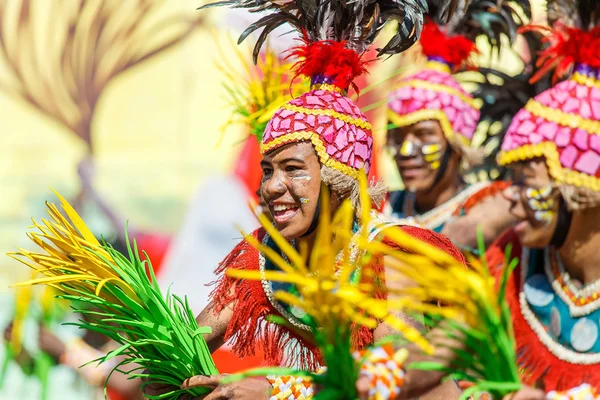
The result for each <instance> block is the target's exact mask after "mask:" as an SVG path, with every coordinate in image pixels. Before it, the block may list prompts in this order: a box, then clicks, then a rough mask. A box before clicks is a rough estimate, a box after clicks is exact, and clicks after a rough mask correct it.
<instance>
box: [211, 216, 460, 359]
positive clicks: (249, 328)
mask: <svg viewBox="0 0 600 400" xmlns="http://www.w3.org/2000/svg"><path fill="white" fill-rule="evenodd" d="M402 229H403V230H404V231H405V232H406V233H408V234H410V235H411V236H413V237H416V238H418V239H420V240H423V241H425V242H427V243H430V244H433V245H435V246H436V247H438V248H439V249H441V250H443V251H445V252H446V253H448V254H450V255H451V256H452V257H454V258H456V259H458V260H460V261H461V262H463V263H465V264H466V261H465V259H464V256H463V255H462V253H461V252H460V251H459V250H458V249H457V248H456V247H455V246H454V245H453V244H452V243H451V242H450V240H449V239H447V238H446V237H445V236H443V235H440V234H437V233H435V232H432V231H428V230H425V229H421V228H417V227H413V226H404V227H402ZM384 234H385V232H384ZM253 235H254V236H255V237H256V238H257V239H258V240H259V241H262V239H263V238H264V235H265V231H264V229H263V228H260V229H258V230H256V231H255V232H254V233H253ZM388 244H391V243H388ZM399 250H405V249H399ZM259 267H260V266H259V254H258V250H256V249H255V248H254V247H252V245H250V244H249V243H248V242H247V241H245V240H243V241H242V242H240V243H239V244H238V245H237V246H236V247H235V248H234V249H233V250H232V251H231V253H229V255H228V256H227V257H226V258H225V259H224V260H223V262H222V263H221V264H220V265H219V267H218V268H217V270H216V273H217V274H218V275H219V279H218V281H217V282H216V288H215V290H214V291H213V293H212V294H211V300H212V302H213V303H215V304H216V308H215V312H217V313H218V312H220V311H222V310H223V309H224V308H225V307H228V306H230V305H232V304H233V314H232V319H231V320H230V322H229V325H228V326H227V331H226V333H225V341H227V342H230V343H231V345H232V351H233V353H234V354H236V355H237V356H238V357H245V356H252V355H254V354H255V353H256V352H262V353H263V354H264V356H265V363H266V364H267V365H270V366H278V365H282V364H283V363H286V364H293V365H300V366H301V367H302V368H305V369H309V370H316V369H317V368H318V366H319V365H320V359H321V357H320V355H319V353H318V350H317V349H316V348H315V347H314V346H313V345H312V344H311V343H309V342H308V341H307V340H305V339H304V338H303V337H302V336H300V335H298V334H296V333H295V332H293V331H291V330H290V329H288V328H287V327H284V326H282V325H278V324H275V323H272V322H269V321H267V317H268V316H270V315H278V316H281V315H280V314H279V312H278V311H277V310H275V308H274V307H273V306H272V305H271V303H270V301H269V299H268V298H267V294H266V293H265V289H264V288H263V285H262V283H261V282H260V281H251V280H238V279H234V278H230V277H228V276H227V275H226V271H227V269H229V268H232V269H247V270H259ZM371 268H372V272H373V274H363V279H364V278H366V277H367V276H371V277H373V278H372V279H375V280H376V282H377V286H378V290H377V293H376V297H377V298H380V299H381V298H385V297H386V290H385V281H384V271H383V265H382V263H381V262H380V261H379V262H377V261H375V263H374V265H373V266H372V267H371ZM372 343H373V331H372V330H370V329H368V328H365V327H361V328H359V329H357V330H355V332H354V335H353V338H352V344H353V347H354V348H355V349H357V350H361V349H364V348H365V347H367V346H368V345H370V344H372ZM289 346H292V347H289ZM285 349H288V350H290V351H289V352H288V353H289V354H284V353H285ZM287 356H289V357H287Z"/></svg>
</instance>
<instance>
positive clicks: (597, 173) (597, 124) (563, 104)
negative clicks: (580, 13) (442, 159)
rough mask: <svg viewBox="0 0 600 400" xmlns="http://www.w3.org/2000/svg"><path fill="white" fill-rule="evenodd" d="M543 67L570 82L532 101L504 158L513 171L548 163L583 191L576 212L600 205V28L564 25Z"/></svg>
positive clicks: (560, 180) (512, 131)
mask: <svg viewBox="0 0 600 400" xmlns="http://www.w3.org/2000/svg"><path fill="white" fill-rule="evenodd" d="M546 40H547V41H548V42H549V43H551V46H550V47H549V48H548V49H547V50H546V51H545V52H544V53H543V54H542V58H541V61H542V62H547V63H548V64H551V65H552V66H557V69H556V72H557V73H558V74H561V73H562V74H569V73H570V72H571V71H572V70H573V69H574V73H573V74H572V75H571V76H570V77H569V79H567V80H565V81H563V82H560V83H558V84H557V85H555V86H554V87H552V88H550V89H548V90H546V91H544V92H542V93H541V94H539V95H538V96H536V97H535V98H533V99H531V100H530V101H529V102H527V104H526V105H525V107H524V108H523V109H522V110H521V111H519V112H518V113H517V115H516V116H515V118H514V119H513V122H512V124H511V126H510V127H509V129H508V131H507V133H506V136H505V137H504V140H503V142H502V147H501V151H500V153H499V154H498V163H499V164H501V165H508V164H511V163H514V162H518V161H524V160H528V159H532V158H536V157H545V159H546V163H547V165H548V169H549V173H550V175H551V177H552V178H553V180H554V181H555V182H556V183H557V184H559V186H562V187H571V188H572V189H573V190H575V191H577V193H576V194H575V195H574V197H573V198H572V199H567V202H568V204H569V205H570V207H571V208H581V207H591V206H597V205H600V27H596V28H592V29H590V30H589V31H585V30H581V29H577V28H569V27H565V26H563V25H560V24H558V25H557V27H556V29H555V31H554V32H553V33H552V34H551V35H550V36H549V37H548V38H547V39H546Z"/></svg>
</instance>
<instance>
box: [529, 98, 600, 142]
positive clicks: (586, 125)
mask: <svg viewBox="0 0 600 400" xmlns="http://www.w3.org/2000/svg"><path fill="white" fill-rule="evenodd" d="M525 109H526V110H527V111H529V112H530V113H531V114H532V115H534V116H536V117H542V118H544V119H545V120H547V121H550V122H554V123H555V124H558V125H560V126H566V127H569V128H572V129H576V128H579V129H582V130H584V131H586V132H588V133H591V134H595V135H600V121H594V120H592V119H586V118H583V117H582V116H580V115H578V114H571V113H566V112H564V111H560V110H557V109H554V108H551V107H548V106H545V105H543V104H541V103H539V102H537V101H535V100H529V101H528V102H527V104H526V105H525Z"/></svg>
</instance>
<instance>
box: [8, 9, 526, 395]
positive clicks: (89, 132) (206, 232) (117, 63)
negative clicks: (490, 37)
mask: <svg viewBox="0 0 600 400" xmlns="http://www.w3.org/2000/svg"><path fill="white" fill-rule="evenodd" d="M200 5H202V2H201V1H198V0H169V1H166V0H53V1H48V0H0V129H1V134H0V188H1V189H0V193H1V195H0V253H2V254H4V253H6V252H9V251H14V250H15V249H16V248H17V247H24V248H27V247H29V246H30V245H29V241H28V239H27V237H26V231H27V228H28V226H29V225H30V223H31V217H34V218H35V219H36V220H40V219H41V218H44V217H45V201H56V197H55V195H54V194H53V192H52V189H54V190H56V191H58V192H59V193H61V194H62V195H63V196H64V197H65V198H67V199H68V200H69V201H70V202H71V203H72V204H73V205H74V206H75V207H76V208H77V210H78V211H79V212H80V213H81V214H82V216H83V217H84V220H85V221H86V222H87V223H88V225H89V226H90V227H91V229H92V230H93V232H94V233H95V234H96V235H98V236H99V235H102V236H104V237H105V238H106V239H107V240H109V241H111V242H113V243H119V241H121V242H122V240H123V231H124V228H125V223H126V221H129V232H130V233H131V235H132V236H133V237H135V238H136V239H137V240H138V245H139V246H140V247H141V248H143V249H145V250H146V251H147V252H148V254H149V256H150V258H151V259H152V261H153V264H154V266H155V268H158V269H159V280H160V281H161V283H162V284H164V285H165V287H166V286H167V285H171V284H172V285H173V286H172V291H173V292H175V293H178V294H179V295H188V296H189V297H190V303H191V305H192V308H193V309H194V311H196V312H198V311H200V310H201V309H202V308H203V307H204V306H205V305H206V299H207V296H208V293H209V291H210V289H209V288H207V287H206V286H205V283H208V282H210V281H211V280H213V278H214V276H213V274H212V270H213V269H214V268H215V266H216V264H217V263H218V262H219V260H220V259H222V258H223V257H224V256H225V255H226V254H227V252H228V251H229V250H230V249H231V248H232V247H233V246H234V245H235V243H236V242H237V241H238V240H239V239H240V234H239V231H238V227H241V228H243V229H245V230H246V231H248V230H251V229H253V228H254V227H256V225H257V223H256V221H255V219H254V217H253V216H252V215H251V213H250V212H249V210H248V208H247V201H248V200H249V199H250V198H252V196H253V195H254V190H256V185H257V179H259V177H258V178H257V172H256V171H257V170H258V160H259V159H258V158H257V157H258V155H257V154H258V153H257V147H256V142H255V141H254V140H255V139H253V138H249V139H248V138H247V135H248V133H247V131H246V129H245V127H244V126H237V125H236V126H228V127H227V130H226V132H224V131H223V127H224V126H225V125H226V124H227V122H228V120H229V118H230V115H231V113H232V107H231V105H230V104H229V103H228V100H227V97H226V95H225V93H224V90H223V86H222V85H223V82H224V81H225V80H226V79H227V78H226V77H225V76H224V74H223V72H222V71H221V70H220V69H219V68H218V66H217V62H221V63H222V62H223V61H224V60H225V61H226V62H227V63H229V64H231V66H232V67H233V68H234V69H237V70H240V71H243V68H244V67H243V66H242V65H241V62H240V57H239V56H238V55H237V54H236V51H239V50H236V47H235V41H236V39H237V36H238V35H239V34H240V32H241V31H242V30H243V29H244V28H245V27H246V26H247V25H248V24H249V22H251V19H250V17H249V16H247V15H245V14H243V13H236V12H231V11H223V10H209V11H196V8H197V7H198V6H200ZM282 33H285V30H284V31H283V32H282ZM292 39H293V38H292V37H290V36H289V35H288V36H284V37H282V38H281V40H280V41H277V43H273V46H274V47H275V49H276V50H277V49H278V48H279V49H285V48H287V47H289V43H290V41H291V40H292ZM251 44H253V41H252V40H249V43H248V46H242V47H241V50H242V51H243V52H246V54H247V58H248V59H249V58H250V52H251V50H250V47H251ZM407 57H408V58H407V59H408V60H410V55H407ZM507 57H508V58H506V57H504V58H502V57H501V58H502V60H503V63H505V64H506V65H505V67H506V69H507V70H510V69H511V68H514V69H518V68H520V67H519V66H518V63H519V61H518V60H517V59H516V58H513V59H512V60H511V59H510V56H507ZM482 58H485V61H484V62H485V63H494V62H495V63H498V59H495V60H494V59H490V58H489V57H484V56H483V55H482ZM507 60H508V61H507ZM401 64H402V62H401V61H399V59H390V60H388V61H387V62H384V63H380V64H377V65H375V66H374V67H373V69H372V71H371V74H370V76H369V77H368V78H367V82H366V84H368V83H374V82H378V81H381V80H382V79H383V78H385V77H386V76H389V75H390V73H391V71H397V70H398V68H399V67H400V65H401ZM403 65H404V67H403V68H407V69H410V68H411V67H414V65H412V64H411V62H404V63H403ZM381 99H382V98H381V97H379V98H378V94H377V91H373V92H370V93H369V95H365V96H364V98H361V102H362V103H361V104H363V105H365V104H366V105H370V106H371V107H369V109H370V110H371V111H370V113H369V117H370V118H371V120H372V121H373V122H374V125H375V127H376V128H377V132H376V134H377V135H379V136H380V137H381V135H382V134H383V128H384V126H385V122H386V121H385V120H384V119H382V118H381V117H382V116H383V114H382V113H381V110H380V109H379V108H378V107H376V105H377V102H378V101H381ZM253 141H254V142H253ZM378 154H379V153H378ZM391 165H392V164H391V162H390V160H387V159H385V157H378V159H377V168H376V171H377V174H378V176H380V177H383V178H384V179H385V180H386V181H387V182H388V184H389V185H390V186H391V187H398V186H400V185H401V183H400V182H399V178H398V176H397V175H396V174H395V173H394V168H392V167H391ZM29 275H30V273H29V271H28V270H27V268H25V267H23V266H22V265H20V264H18V263H17V262H16V261H13V260H11V259H10V258H8V257H5V256H1V257H0V327H1V328H2V329H4V327H5V326H6V325H7V324H8V323H9V321H10V320H11V319H13V318H14V316H15V312H16V311H15V310H17V309H18V307H16V305H17V304H16V302H15V298H16V297H15V296H16V294H15V290H14V289H10V288H9V285H10V284H12V283H14V282H17V281H19V280H24V279H27V278H29ZM32 296H34V297H35V296H38V297H39V296H42V294H40V293H39V292H35V291H34V293H33V294H32ZM31 312H32V313H35V312H34V311H31ZM34 317H35V316H32V318H30V319H32V320H31V321H29V322H27V323H26V326H25V330H24V331H25V335H24V346H25V348H28V349H30V350H31V351H32V352H35V350H36V348H37V347H38V346H39V340H38V330H37V329H36V324H35V321H33V319H35V318H34ZM52 328H53V329H54V332H56V333H57V335H58V336H60V337H61V339H63V340H65V341H67V340H69V338H71V337H76V336H81V335H82V333H81V332H78V331H77V330H76V329H73V328H69V327H64V326H60V323H59V321H55V323H54V325H53V327H52ZM223 357H225V358H226V357H227V355H224V356H223ZM4 358H5V353H4V352H3V350H2V346H0V359H4ZM9 364H10V363H9ZM4 372H5V373H6V375H5V376H3V377H2V382H1V383H2V386H0V399H40V398H42V396H43V393H42V385H40V380H39V379H37V378H36V377H35V376H32V375H29V376H28V375H26V374H24V373H23V371H22V370H21V369H20V368H19V367H18V365H16V364H14V363H13V364H10V365H7V366H6V368H5V369H4ZM48 385H49V387H48V388H47V393H46V396H47V398H49V399H58V398H60V399H70V398H73V399H74V398H78V399H87V398H90V399H91V398H96V397H97V396H98V390H97V389H94V388H91V387H90V386H89V385H87V384H85V382H84V381H83V380H81V379H80V378H79V377H78V376H77V374H76V373H75V372H74V371H73V370H71V369H68V368H66V367H58V368H54V369H53V370H52V372H51V378H50V379H49V384H48ZM95 396H96V397H95ZM101 396H102V395H101Z"/></svg>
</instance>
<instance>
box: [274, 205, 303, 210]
mask: <svg viewBox="0 0 600 400" xmlns="http://www.w3.org/2000/svg"><path fill="white" fill-rule="evenodd" d="M292 208H298V206H297V205H295V204H287V205H284V204H276V205H274V206H273V211H285V210H290V209H292Z"/></svg>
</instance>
